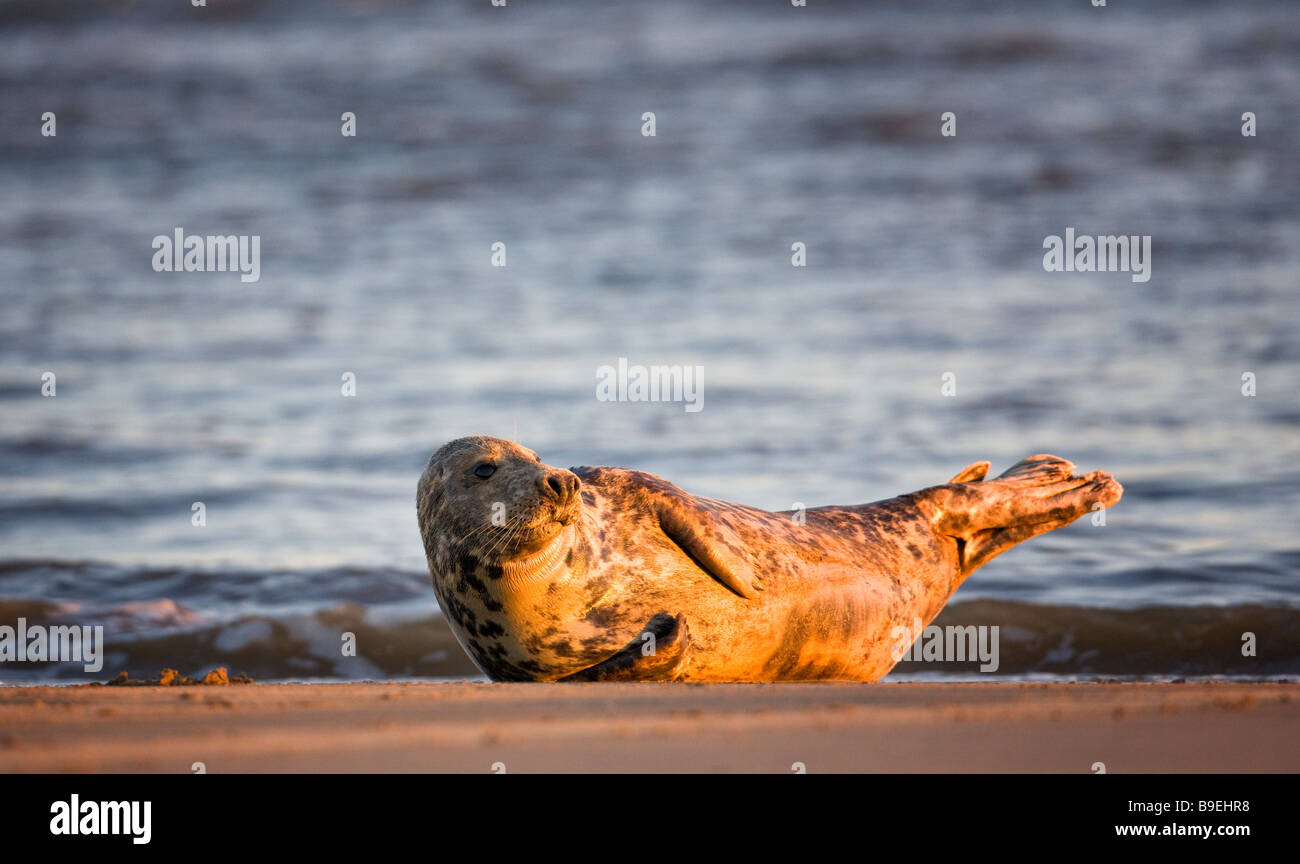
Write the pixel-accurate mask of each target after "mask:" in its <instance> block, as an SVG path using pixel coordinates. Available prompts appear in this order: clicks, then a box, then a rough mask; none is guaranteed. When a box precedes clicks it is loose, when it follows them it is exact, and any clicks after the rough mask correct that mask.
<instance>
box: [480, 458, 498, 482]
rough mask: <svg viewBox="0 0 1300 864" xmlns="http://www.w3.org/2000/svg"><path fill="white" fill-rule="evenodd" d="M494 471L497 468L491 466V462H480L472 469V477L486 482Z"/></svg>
mask: <svg viewBox="0 0 1300 864" xmlns="http://www.w3.org/2000/svg"><path fill="white" fill-rule="evenodd" d="M496 470H497V466H495V465H493V464H492V463H491V462H480V463H479V464H478V465H477V466H476V467H475V468H474V476H475V477H482V478H483V479H484V480H486V479H487V478H489V477H491V476H492V475H493V474H495V473H496Z"/></svg>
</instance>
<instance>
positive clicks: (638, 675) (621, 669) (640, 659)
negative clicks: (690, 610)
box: [560, 612, 691, 681]
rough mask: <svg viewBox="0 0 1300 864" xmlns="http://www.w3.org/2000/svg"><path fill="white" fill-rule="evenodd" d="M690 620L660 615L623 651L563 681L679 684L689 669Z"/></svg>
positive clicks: (678, 616)
mask: <svg viewBox="0 0 1300 864" xmlns="http://www.w3.org/2000/svg"><path fill="white" fill-rule="evenodd" d="M690 647H691V631H690V629H689V628H688V627H687V626H686V616H685V615H677V616H673V615H670V614H668V613H667V612H660V613H659V614H658V615H656V616H654V617H653V618H651V619H650V623H648V624H646V626H645V629H644V630H643V631H642V632H640V633H638V634H637V637H636V638H635V639H633V640H632V641H631V642H629V643H628V644H627V646H626V647H624V648H623V649H622V650H621V651H619V652H618V653H617V654H615V655H614V656H613V657H610V658H608V659H606V660H602V661H601V662H600V663H597V664H596V665H595V666H589V667H587V668H586V669H583V670H581V671H580V672H574V673H573V674H572V675H568V676H566V677H564V678H561V679H560V681H675V680H677V678H678V676H680V675H681V674H682V670H683V669H685V667H686V657H687V649H689V648H690Z"/></svg>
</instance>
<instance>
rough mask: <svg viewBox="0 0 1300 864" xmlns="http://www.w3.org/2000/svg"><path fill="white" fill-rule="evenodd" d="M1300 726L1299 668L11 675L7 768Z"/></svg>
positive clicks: (671, 761) (951, 750) (1242, 765)
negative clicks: (1070, 677)
mask: <svg viewBox="0 0 1300 864" xmlns="http://www.w3.org/2000/svg"><path fill="white" fill-rule="evenodd" d="M1298 724H1300V685H1297V684H1295V683H1290V682H1236V681H1225V682H1188V683H1119V682H1116V683H1103V682H1098V683H1024V682H1021V683H1013V682H1005V683H989V682H983V683H975V682H972V683H928V682H927V683H917V682H893V683H890V682H880V683H875V684H853V683H829V682H828V683H806V684H804V683H792V684H689V683H687V684H608V683H601V684H490V683H477V682H459V683H340V684H269V683H264V684H244V685H237V686H181V687H176V686H172V687H164V686H134V687H86V686H80V687H77V686H66V685H56V686H6V687H0V730H3V731H0V772H6V773H9V772H37V773H47V772H48V773H61V772H90V773H96V772H122V773H134V772H157V773H193V772H194V771H195V770H197V769H195V768H194V765H195V763H200V762H201V763H203V768H204V770H206V772H208V773H223V772H225V773H229V772H248V773H261V772H272V773H274V772H288V773H297V772H306V773H314V772H342V773H349V772H454V773H460V772H467V773H492V772H493V771H494V770H495V771H497V772H498V773H500V772H501V771H504V772H506V773H529V772H563V773H568V772H591V771H596V772H604V771H614V772H653V773H660V772H678V771H682V772H731V771H738V772H772V773H792V772H794V771H797V770H798V769H799V765H800V764H802V766H803V767H804V769H805V770H806V771H807V772H808V773H827V772H845V771H847V772H903V773H910V772H926V773H930V772H933V773H947V772H992V773H1001V772H1010V773H1026V772H1027V773H1042V772H1046V773H1057V772H1060V773H1080V774H1087V773H1099V771H1095V769H1094V767H1093V766H1094V765H1095V763H1099V762H1100V763H1103V764H1104V765H1105V771H1106V773H1125V772H1153V773H1155V772H1158V773H1164V772H1173V773H1182V772H1204V773H1220V772H1245V773H1251V772H1297V771H1300V751H1297V750H1296V748H1295V747H1294V746H1292V742H1293V740H1294V730H1295V729H1296V728H1297V725H1298ZM494 766H495V767H494ZM502 766H504V767H502Z"/></svg>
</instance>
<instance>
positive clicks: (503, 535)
mask: <svg viewBox="0 0 1300 864" xmlns="http://www.w3.org/2000/svg"><path fill="white" fill-rule="evenodd" d="M581 515H582V512H581V504H580V503H579V502H577V501H574V502H572V503H571V504H569V505H565V506H557V505H555V504H551V503H540V504H538V505H536V507H535V508H534V510H533V512H532V513H531V514H530V515H529V516H527V517H524V516H521V517H519V521H518V522H517V523H515V524H511V523H510V522H507V523H506V524H505V525H504V526H502V527H501V528H500V529H499V539H498V541H497V542H496V544H495V545H494V546H490V548H491V550H492V558H493V559H495V560H494V561H493V563H495V564H503V565H504V564H506V563H508V562H512V561H515V562H518V561H523V560H524V559H528V558H531V557H533V556H536V555H537V554H538V553H540V552H541V551H542V550H544V549H546V548H547V547H548V546H549V545H550V544H551V543H552V541H554V540H555V538H556V537H557V536H559V534H560V532H562V531H563V530H564V529H565V528H567V527H569V526H570V525H573V524H574V523H576V522H577V521H578V518H579V517H580V516H581Z"/></svg>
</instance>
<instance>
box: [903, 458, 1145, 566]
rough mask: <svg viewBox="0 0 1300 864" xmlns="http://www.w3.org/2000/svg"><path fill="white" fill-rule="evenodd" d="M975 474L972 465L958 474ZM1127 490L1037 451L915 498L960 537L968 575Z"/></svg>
mask: <svg viewBox="0 0 1300 864" xmlns="http://www.w3.org/2000/svg"><path fill="white" fill-rule="evenodd" d="M972 467H974V466H972ZM971 473H972V471H971V469H970V468H968V469H966V470H965V471H963V472H961V474H958V475H957V476H958V477H964V476H967V475H968V474H971ZM1123 494H1124V489H1123V487H1121V486H1120V485H1119V483H1118V482H1116V481H1115V478H1114V477H1112V476H1111V475H1110V474H1107V473H1106V472H1105V471H1094V472H1092V473H1091V474H1084V475H1082V476H1077V475H1075V473H1074V464H1073V463H1072V462H1070V461H1068V460H1066V459H1061V458H1058V457H1056V456H1049V455H1047V454H1038V455H1036V456H1030V457H1029V458H1028V459H1022V460H1020V461H1019V462H1017V463H1016V464H1015V465H1013V466H1011V467H1010V468H1009V469H1007V470H1006V471H1005V472H1003V473H1002V474H1000V475H999V476H998V477H996V478H994V479H993V480H983V481H981V482H978V483H976V482H970V481H966V480H959V481H955V482H953V483H949V484H947V485H944V486H936V487H934V488H933V489H926V490H924V491H922V492H919V493H917V495H916V497H915V498H914V499H913V500H915V502H916V504H917V506H918V507H919V508H920V509H921V510H922V511H923V512H925V513H926V514H927V515H928V516H929V517H930V521H931V523H932V524H933V525H934V527H935V530H936V531H937V532H938V533H940V534H944V535H947V536H949V537H952V538H953V539H954V540H956V541H957V549H958V554H959V555H960V565H961V577H962V578H963V579H964V578H965V577H966V576H969V575H970V574H971V573H972V572H974V571H975V570H976V569H977V568H979V567H980V566H982V565H983V564H986V563H988V562H989V561H990V560H991V559H993V558H994V557H995V556H997V555H999V554H1001V553H1002V552H1005V551H1006V550H1007V549H1010V548H1011V547H1012V546H1015V545H1016V544H1017V543H1023V542H1024V541H1025V540H1028V539H1029V538H1030V537H1036V536H1038V535H1039V534H1043V533H1045V532H1047V531H1051V530H1053V529H1056V528H1061V527H1063V526H1065V525H1069V524H1070V523H1071V522H1073V521H1074V520H1076V519H1078V518H1079V517H1081V516H1084V515H1086V514H1088V513H1090V512H1092V511H1093V510H1095V509H1100V508H1105V507H1109V506H1111V505H1112V504H1114V503H1115V502H1116V501H1118V500H1119V499H1120V496H1121V495H1123Z"/></svg>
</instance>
